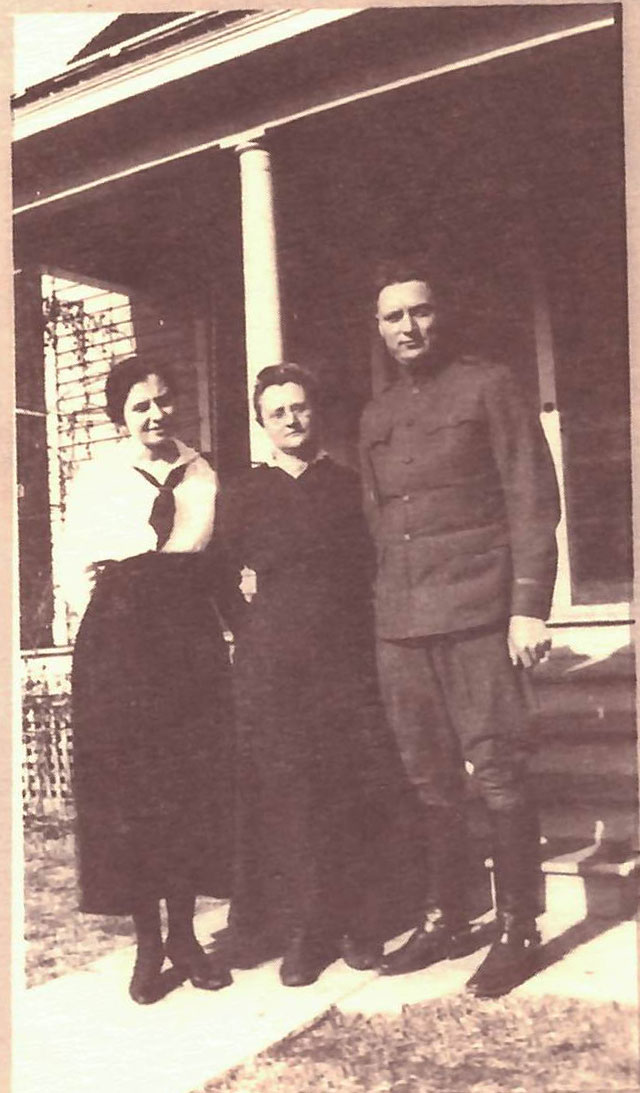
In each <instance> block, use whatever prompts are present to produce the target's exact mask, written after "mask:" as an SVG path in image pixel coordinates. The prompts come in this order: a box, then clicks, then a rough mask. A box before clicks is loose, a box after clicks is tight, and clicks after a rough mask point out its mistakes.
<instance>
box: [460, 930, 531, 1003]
mask: <svg viewBox="0 0 640 1093" xmlns="http://www.w3.org/2000/svg"><path fill="white" fill-rule="evenodd" d="M498 928H499V930H500V933H499V936H498V937H497V938H496V940H495V941H494V943H493V945H492V946H491V948H490V949H489V952H488V953H487V955H486V956H485V958H484V960H483V961H482V964H481V965H480V967H479V968H478V970H477V971H476V973H475V974H474V975H472V976H471V979H470V980H469V982H468V983H467V990H468V991H469V992H470V993H471V994H474V995H475V996H476V998H499V997H500V995H502V994H507V993H508V992H509V991H510V990H513V988H514V987H517V986H518V984H520V983H523V982H524V981H525V979H528V978H529V976H531V975H533V973H534V972H535V971H536V969H537V966H538V957H539V946H540V934H539V933H538V931H537V929H536V927H535V922H533V921H531V920H528V921H523V920H518V919H517V918H516V917H515V916H514V915H509V914H503V915H502V916H501V919H500V921H499V923H498Z"/></svg>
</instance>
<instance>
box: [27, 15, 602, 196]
mask: <svg viewBox="0 0 640 1093" xmlns="http://www.w3.org/2000/svg"><path fill="white" fill-rule="evenodd" d="M618 9H619V5H618V4H612V3H606V4H587V5H584V4H578V5H576V4H565V5H537V4H536V5H533V6H529V5H526V6H525V5H522V6H515V5H508V6H506V7H505V6H490V7H477V6H474V7H467V8H460V7H457V8H455V9H453V8H442V7H429V8H418V7H413V8H404V9H397V8H396V9H385V8H369V9H338V10H335V9H334V10H331V9H324V10H318V9H314V10H313V11H310V10H307V11H301V10H298V11H284V12H273V11H272V12H260V13H255V16H252V17H249V18H248V19H243V20H241V21H240V22H239V23H237V24H231V25H230V26H228V27H226V28H224V27H223V28H222V29H220V30H215V29H214V30H212V31H211V32H210V33H209V34H206V35H205V36H204V37H196V38H195V39H192V38H190V39H188V40H187V41H185V42H182V43H177V44H175V45H173V46H172V47H171V48H168V49H162V50H161V51H160V52H158V53H151V54H148V55H144V56H143V57H142V58H139V59H137V60H135V61H132V62H131V63H125V64H123V65H122V66H120V67H118V68H117V69H116V70H115V71H107V72H106V73H99V74H94V75H93V76H91V75H89V73H87V78H86V80H83V81H81V82H80V83H79V84H77V83H75V84H73V85H72V86H68V87H64V86H63V87H61V88H60V89H59V90H56V89H55V88H53V87H52V90H51V93H50V94H48V95H47V97H46V98H42V99H39V100H37V101H36V102H27V103H25V105H23V106H21V105H20V102H19V101H18V102H17V103H16V104H15V108H14V163H13V176H14V211H15V214H16V215H17V216H19V217H22V216H23V215H24V214H27V213H29V212H31V211H37V210H38V209H41V208H43V206H52V205H60V203H62V204H66V203H68V202H69V201H70V200H72V199H74V198H76V197H79V196H81V195H82V194H84V193H87V192H89V191H93V190H95V189H96V188H97V187H100V186H104V185H105V184H108V183H109V182H114V181H116V180H119V179H123V178H126V177H127V176H130V175H135V174H139V173H140V172H144V171H147V170H150V169H152V168H154V167H158V166H161V165H165V164H168V163H171V162H173V161H177V160H180V159H183V158H185V157H189V156H193V155H196V154H198V153H201V152H206V151H211V150H214V149H221V148H225V147H233V146H235V145H237V144H239V143H241V142H242V141H243V140H246V139H247V136H251V135H256V134H263V133H265V132H268V131H269V130H273V129H277V128H281V127H283V126H285V125H287V124H289V123H291V122H294V121H299V120H300V119H302V118H305V117H309V116H312V115H314V114H319V113H322V112H325V111H328V110H332V109H335V108H338V107H340V106H344V105H347V104H349V103H352V102H356V101H358V100H361V99H364V98H369V97H372V96H376V95H381V94H384V93H387V92H391V91H393V90H395V89H400V88H402V87H407V86H410V85H412V84H417V83H419V82H421V81H424V80H428V79H433V78H434V77H437V76H443V75H445V74H447V73H449V72H453V71H456V70H460V69H463V68H468V67H471V66H474V65H479V64H483V63H486V62H488V61H491V60H494V59H497V58H500V57H504V56H508V55H509V54H517V53H518V52H522V51H528V50H531V49H534V48H536V47H540V46H544V45H547V44H551V43H553V42H555V41H559V40H562V39H564V38H568V37H572V36H575V35H578V34H585V33H589V32H592V31H596V30H600V29H604V28H607V27H612V26H614V25H615V23H616V17H617V11H618ZM267 47H269V48H267Z"/></svg>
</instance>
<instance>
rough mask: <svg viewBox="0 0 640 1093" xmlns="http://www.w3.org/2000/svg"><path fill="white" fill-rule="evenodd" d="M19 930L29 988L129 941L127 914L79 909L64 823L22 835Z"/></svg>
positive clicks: (130, 927) (68, 833)
mask: <svg viewBox="0 0 640 1093" xmlns="http://www.w3.org/2000/svg"><path fill="white" fill-rule="evenodd" d="M24 858H25V872H24V917H25V923H24V930H25V941H26V959H25V968H26V979H27V986H28V987H35V986H38V985H39V984H40V983H44V982H46V981H47V980H48V979H53V978H54V977H55V976H58V975H65V974H66V973H67V972H70V971H74V970H75V969H77V968H81V967H83V965H85V964H90V963H91V962H92V961H93V960H97V959H98V957H100V956H105V955H106V954H107V953H109V952H112V951H113V950H114V949H115V948H118V947H121V946H123V945H130V944H131V942H132V941H133V925H132V923H131V920H130V919H129V918H116V917H111V916H107V915H83V914H81V913H80V911H78V906H77V888H76V869H75V852H74V840H73V834H72V832H71V829H70V827H69V825H64V824H61V825H57V826H54V825H50V826H48V827H42V826H35V825H31V826H29V827H27V829H26V830H25V833H24Z"/></svg>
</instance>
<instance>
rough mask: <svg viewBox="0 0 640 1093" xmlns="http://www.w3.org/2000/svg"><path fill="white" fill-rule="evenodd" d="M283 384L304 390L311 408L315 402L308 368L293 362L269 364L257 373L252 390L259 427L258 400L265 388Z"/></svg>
mask: <svg viewBox="0 0 640 1093" xmlns="http://www.w3.org/2000/svg"><path fill="white" fill-rule="evenodd" d="M285 383H297V384H298V386H299V387H302V388H304V393H305V395H306V396H307V400H308V401H309V402H310V403H311V405H312V406H314V405H315V403H316V402H317V385H316V381H315V379H314V377H313V375H312V373H311V372H310V371H309V370H308V368H303V367H302V365H301V364H295V363H293V362H283V363H282V364H270V365H269V366H268V367H267V368H263V369H262V371H261V372H259V373H258V378H257V379H256V385H255V387H254V389H253V408H254V410H255V414H256V420H257V422H258V424H259V425H262V424H263V420H262V409H261V406H260V400H261V399H262V396H263V394H264V392H265V391H266V389H267V387H282V385H283V384H285Z"/></svg>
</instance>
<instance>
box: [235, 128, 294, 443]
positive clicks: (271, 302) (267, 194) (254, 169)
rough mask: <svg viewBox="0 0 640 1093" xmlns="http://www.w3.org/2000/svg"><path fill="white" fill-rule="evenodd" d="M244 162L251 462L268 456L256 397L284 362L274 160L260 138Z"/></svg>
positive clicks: (249, 145) (243, 154)
mask: <svg viewBox="0 0 640 1093" xmlns="http://www.w3.org/2000/svg"><path fill="white" fill-rule="evenodd" d="M236 152H237V153H238V157H239V159H240V187H241V207H242V259H243V269H244V310H245V344H246V355H247V387H248V391H247V396H248V400H249V439H250V448H251V462H252V463H259V462H262V461H264V459H265V458H266V457H267V456H268V454H269V448H268V445H267V442H266V440H265V437H264V434H263V432H262V429H261V428H260V426H259V425H258V423H257V422H256V420H255V417H254V413H253V406H252V404H251V396H252V392H253V387H254V384H255V380H256V376H257V374H258V372H259V371H260V369H261V368H265V367H266V366H267V365H269V364H278V363H279V362H280V361H281V360H282V356H283V346H282V323H281V312H280V284H279V279H278V254H277V246H276V226H275V216H274V205H273V183H272V179H271V157H270V154H269V152H268V151H267V150H266V148H263V147H262V145H261V144H260V143H259V141H258V140H248V141H246V142H245V143H243V144H240V145H238V146H237V147H236Z"/></svg>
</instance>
